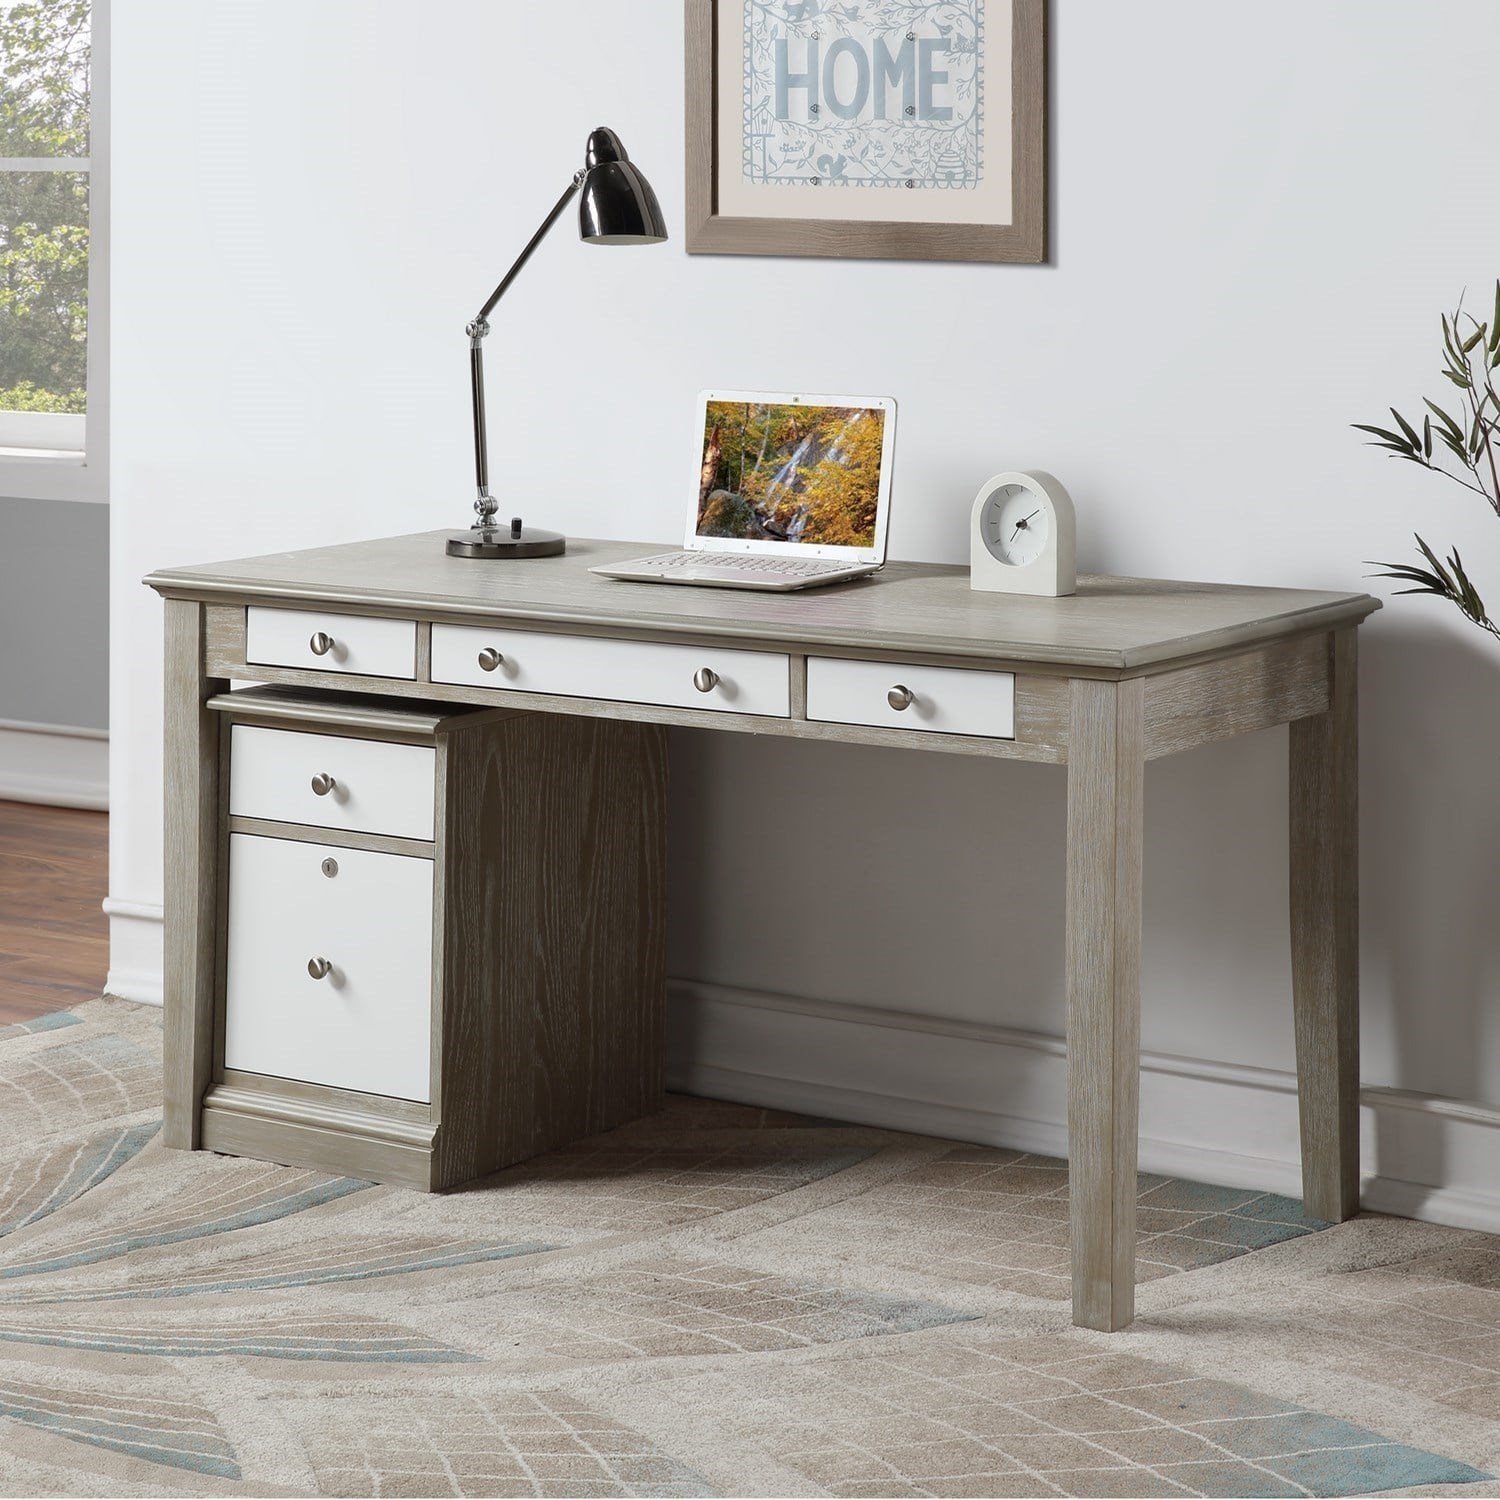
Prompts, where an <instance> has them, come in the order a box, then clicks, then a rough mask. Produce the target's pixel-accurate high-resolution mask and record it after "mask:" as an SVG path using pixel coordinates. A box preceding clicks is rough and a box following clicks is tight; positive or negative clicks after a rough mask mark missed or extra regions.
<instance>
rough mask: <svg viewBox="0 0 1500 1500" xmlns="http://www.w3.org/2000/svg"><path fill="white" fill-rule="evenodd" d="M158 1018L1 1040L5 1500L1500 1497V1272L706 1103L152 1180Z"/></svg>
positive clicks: (1342, 1233)
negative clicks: (405, 1151) (1072, 1231)
mask: <svg viewBox="0 0 1500 1500" xmlns="http://www.w3.org/2000/svg"><path fill="white" fill-rule="evenodd" d="M160 1058H161V1017H160V1013H159V1012H156V1011H153V1010H150V1009H146V1008H142V1007H137V1006H132V1005H129V1004H127V1003H125V1002H121V1001H114V1000H100V1001H96V1002H91V1003H89V1004H86V1005H82V1006H80V1007H78V1008H77V1009H76V1010H74V1011H72V1012H67V1013H60V1014H57V1015H52V1016H48V1017H45V1018H43V1019H42V1020H40V1021H36V1022H32V1023H29V1024H26V1025H21V1026H11V1027H8V1028H3V1029H0V1139H3V1140H4V1142H5V1143H6V1144H5V1151H4V1153H3V1156H0V1493H3V1494H8V1495H236V1494H238V1495H280V1494H315V1495H392V1496H398V1495H399V1496H437V1495H443V1496H447V1495H559V1496H561V1495H576V1496H594V1495H648V1496H655V1495H661V1496H671V1495H684V1496H697V1495H766V1496H770V1495H841V1496H885V1495H892V1496H896V1495H900V1496H906V1495H938V1496H944V1495H953V1496H959V1495H988V1496H1023V1495H1076V1496H1096V1495H1098V1496H1104V1495H1133V1496H1156V1495H1208V1496H1228V1495H1350V1494H1362V1493H1372V1492H1381V1491H1395V1492H1399V1493H1408V1494H1446V1493H1450V1492H1451V1493H1465V1494H1478V1495H1500V1485H1497V1483H1496V1481H1495V1480H1494V1478H1493V1477H1492V1476H1493V1475H1494V1474H1495V1473H1496V1472H1500V1239H1496V1238H1494V1237H1490V1236H1486V1235H1482V1234H1475V1233H1469V1232H1465V1231H1459V1230H1452V1229H1444V1228H1439V1227H1434V1226H1431V1225H1425V1224H1419V1223H1413V1222H1410V1221H1406V1220H1400V1219H1391V1218H1383V1217H1378V1216H1374V1215H1367V1216H1363V1217H1361V1218H1359V1219H1357V1220H1355V1221H1353V1222H1351V1223H1348V1224H1343V1225H1339V1226H1336V1227H1329V1226H1326V1225H1320V1224H1316V1223H1311V1222H1308V1221H1306V1220H1305V1219H1304V1218H1303V1216H1302V1213H1301V1207H1300V1205H1299V1204H1298V1203H1296V1202H1295V1201H1293V1200H1290V1199H1286V1198H1280V1197H1277V1196H1274V1195H1271V1194H1266V1193H1258V1192H1252V1191H1241V1190H1237V1189H1230V1188H1225V1187H1215V1186H1211V1185H1207V1184H1203V1183H1193V1182H1183V1181H1176V1180H1171V1179H1166V1178H1160V1177H1151V1176H1142V1178H1141V1180H1140V1185H1139V1195H1140V1208H1139V1212H1140V1232H1141V1251H1140V1268H1139V1277H1140V1283H1141V1284H1140V1286H1139V1288H1138V1318H1137V1321H1136V1324H1135V1325H1134V1327H1133V1328H1132V1329H1131V1330H1130V1331H1128V1332H1126V1333H1122V1334H1116V1335H1113V1336H1108V1335H1103V1334H1095V1333H1090V1332H1085V1331H1081V1330H1078V1329H1074V1328H1073V1327H1071V1325H1070V1322H1069V1304H1068V1300H1067V1299H1068V1226H1067V1167H1066V1164H1065V1163H1063V1162H1060V1161H1054V1160H1048V1159H1044V1158H1040V1157H1035V1156H1027V1155H1024V1154H1022V1153H1019V1152H1014V1151H1001V1150H990V1149H986V1148H980V1147H974V1146H962V1145H955V1144H954V1143H953V1142H950V1141H940V1140H932V1139H927V1138H923V1137H917V1136H911V1135H903V1134H899V1133H896V1132H891V1131H883V1130H874V1129H867V1128H862V1127H855V1126H848V1125H841V1124H838V1123H835V1122H830V1121H823V1120H809V1119H804V1118H800V1117H796V1116H790V1115H783V1114H776V1113H773V1112H770V1111H765V1110H759V1109H753V1108H747V1107H743V1106H737V1105H730V1104H717V1103H712V1102H708V1101H704V1100H695V1099H685V1098H676V1099H673V1100H672V1101H670V1103H669V1106H668V1108H667V1109H666V1110H665V1111H664V1112H663V1113H661V1114H659V1115H656V1116H653V1117H651V1118H650V1119H647V1120H644V1121H641V1122H640V1123H638V1124H636V1125H632V1126H629V1127H627V1128H625V1129H622V1130H618V1131H614V1132H611V1133H609V1134H607V1135H602V1136H599V1137H596V1138H594V1139H592V1140H589V1141H585V1142H582V1143H581V1144H579V1145H577V1146H575V1147H572V1148H570V1149H568V1150H565V1151H559V1152H555V1153H553V1154H552V1155H550V1156H547V1157H544V1158H541V1159H540V1160H538V1161H535V1162H531V1163H528V1164H526V1165H524V1166H522V1167H517V1168H513V1169H511V1170H509V1171H506V1172H502V1173H499V1174H498V1175H496V1176H494V1177H492V1178H489V1179H486V1180H485V1181H484V1182H482V1183H480V1184H477V1185H475V1186H474V1187H472V1188H470V1189H467V1190H464V1191H461V1192H456V1193H451V1194H448V1195H444V1196H425V1195H422V1194H418V1193H411V1192H406V1191H403V1190H401V1189H395V1188H384V1187H378V1186H373V1185H371V1184H368V1183H364V1182H359V1181H355V1180H352V1179H349V1178H341V1177H332V1176H328V1175H326V1174H323V1173H318V1172H308V1171H301V1170H296V1169H292V1168H285V1167H277V1166H272V1165H268V1164H266V1163H262V1162H253V1161H244V1160H238V1159H234V1158H226V1157H216V1156H211V1155H206V1154H203V1153H195V1154H189V1153H184V1152H175V1151H166V1150H164V1149H163V1148H162V1147H161V1144H160V1140H159V1121H160V1115H159V1103H158V1101H159V1097H160V1082H161V1080H160V1071H161V1060H160Z"/></svg>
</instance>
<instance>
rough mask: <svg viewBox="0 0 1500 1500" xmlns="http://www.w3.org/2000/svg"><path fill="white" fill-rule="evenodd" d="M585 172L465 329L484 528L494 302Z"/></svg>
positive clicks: (478, 507)
mask: <svg viewBox="0 0 1500 1500" xmlns="http://www.w3.org/2000/svg"><path fill="white" fill-rule="evenodd" d="M586 175H587V173H586V172H585V171H584V170H583V168H579V170H578V171H577V172H575V173H574V174H573V180H572V182H570V183H569V184H568V187H567V191H566V192H564V193H563V195H562V197H561V198H559V199H558V200H557V203H556V205H555V206H554V208H553V210H552V212H551V213H549V214H548V215H547V217H546V218H545V219H543V220H542V226H541V228H540V229H538V230H537V232H536V233H535V234H534V235H532V237H531V239H530V240H529V241H528V242H527V244H526V248H525V249H524V250H522V251H521V253H520V254H519V255H518V256H517V257H516V263H515V264H514V265H513V266H512V267H511V268H510V270H508V271H507V272H506V273H505V275H504V276H503V277H502V278H501V280H500V285H499V286H497V287H496V288H495V290H494V291H493V292H491V293H490V295H489V297H488V298H487V299H486V300H485V304H484V306H483V307H481V308H480V309H479V311H478V313H476V314H475V316H474V319H473V321H472V322H471V323H470V324H469V325H468V327H467V329H466V330H465V332H467V333H468V335H469V386H470V390H471V392H472V394H473V405H474V482H475V484H476V485H477V486H478V490H479V493H478V495H477V496H476V497H475V500H474V510H475V513H476V514H477V515H478V517H479V519H478V520H477V521H476V522H475V523H474V524H475V526H476V527H480V528H484V529H488V528H489V527H491V526H492V525H493V524H494V519H495V512H496V510H497V509H499V503H498V502H497V501H496V500H495V498H494V497H493V496H492V495H491V494H490V457H489V444H488V441H487V439H486V437H485V417H484V340H485V337H486V336H487V335H488V333H489V331H490V314H491V313H492V312H493V311H494V310H495V304H496V303H497V302H498V301H499V300H500V299H501V298H502V297H503V296H504V295H505V294H506V292H508V291H509V290H510V284H511V282H513V281H514V280H515V279H516V277H517V276H519V275H520V274H521V269H522V267H523V266H525V264H526V262H527V261H529V260H530V259H531V257H532V255H533V254H534V253H535V251H536V247H537V246H538V245H540V244H541V243H542V241H543V240H544V239H546V238H547V234H548V232H549V231H550V230H551V228H552V226H553V225H554V224H556V223H557V221H558V220H559V219H560V218H562V216H563V211H564V210H565V209H566V208H567V206H568V204H570V203H571V202H572V201H573V199H574V197H575V196H576V195H577V193H578V189H579V188H580V187H582V186H583V179H584V177H585V176H586Z"/></svg>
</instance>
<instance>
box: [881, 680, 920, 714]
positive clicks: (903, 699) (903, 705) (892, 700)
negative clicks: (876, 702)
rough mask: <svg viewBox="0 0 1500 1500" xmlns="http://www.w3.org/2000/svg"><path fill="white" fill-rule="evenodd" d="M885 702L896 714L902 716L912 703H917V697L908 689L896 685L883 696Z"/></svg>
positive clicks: (898, 684)
mask: <svg viewBox="0 0 1500 1500" xmlns="http://www.w3.org/2000/svg"><path fill="white" fill-rule="evenodd" d="M885 701H886V702H887V703H889V704H890V705H891V707H892V708H894V709H895V710H896V712H897V713H898V714H904V713H905V712H906V710H907V709H909V708H910V707H911V706H912V704H913V703H915V702H916V701H917V695H916V694H915V693H914V692H912V690H911V689H910V688H909V687H905V686H903V685H902V684H901V683H899V682H898V683H897V684H896V685H895V687H893V688H892V689H891V690H890V692H888V693H887V694H886V695H885Z"/></svg>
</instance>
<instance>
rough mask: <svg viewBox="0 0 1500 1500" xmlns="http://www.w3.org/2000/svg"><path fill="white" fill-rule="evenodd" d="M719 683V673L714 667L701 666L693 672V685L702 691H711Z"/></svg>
mask: <svg viewBox="0 0 1500 1500" xmlns="http://www.w3.org/2000/svg"><path fill="white" fill-rule="evenodd" d="M718 685H719V674H718V673H717V672H715V671H714V669H713V668H712V667H699V668H698V670H697V671H696V672H694V673H693V686H694V687H695V688H697V689H698V691H699V692H700V693H711V692H713V690H714V689H715V688H716V687H718Z"/></svg>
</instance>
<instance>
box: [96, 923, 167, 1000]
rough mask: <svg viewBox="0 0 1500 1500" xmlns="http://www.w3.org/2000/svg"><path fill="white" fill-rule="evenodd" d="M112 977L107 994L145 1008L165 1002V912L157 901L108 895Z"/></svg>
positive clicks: (106, 986)
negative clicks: (163, 994) (163, 996)
mask: <svg viewBox="0 0 1500 1500" xmlns="http://www.w3.org/2000/svg"><path fill="white" fill-rule="evenodd" d="M104 914H105V916H107V917H108V918H109V975H108V977H107V978H106V979H105V981H104V992H105V994H107V995H115V996H117V997H118V998H119V999H121V1000H138V1001H140V1002H141V1004H143V1005H160V1004H161V1003H162V970H163V966H164V963H165V960H164V957H163V953H162V909H161V906H160V905H159V904H157V903H155V902H142V901H125V900H121V899H120V898H118V897H116V896H108V897H106V898H105V901H104Z"/></svg>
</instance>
